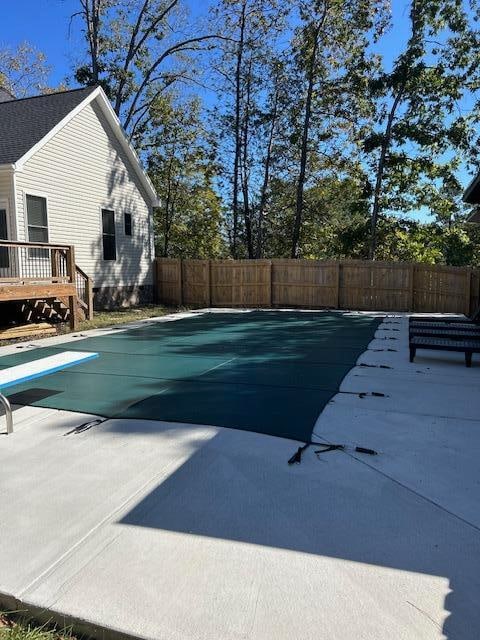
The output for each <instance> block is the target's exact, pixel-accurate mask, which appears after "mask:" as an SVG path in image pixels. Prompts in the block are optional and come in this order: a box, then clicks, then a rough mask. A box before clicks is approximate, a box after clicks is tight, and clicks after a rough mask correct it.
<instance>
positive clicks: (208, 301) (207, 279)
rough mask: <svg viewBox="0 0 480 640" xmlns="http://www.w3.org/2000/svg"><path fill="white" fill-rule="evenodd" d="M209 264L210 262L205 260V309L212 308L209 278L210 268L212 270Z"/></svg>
mask: <svg viewBox="0 0 480 640" xmlns="http://www.w3.org/2000/svg"><path fill="white" fill-rule="evenodd" d="M211 263H212V261H211V260H207V272H206V278H205V279H206V281H207V283H206V285H205V288H206V294H207V307H209V308H210V307H211V306H212V286H211V279H212V278H211V273H210V271H211V268H212V267H211Z"/></svg>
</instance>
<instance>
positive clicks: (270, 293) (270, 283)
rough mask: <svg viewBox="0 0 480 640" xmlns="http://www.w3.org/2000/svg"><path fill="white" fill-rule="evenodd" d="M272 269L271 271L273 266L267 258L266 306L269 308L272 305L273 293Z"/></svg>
mask: <svg viewBox="0 0 480 640" xmlns="http://www.w3.org/2000/svg"><path fill="white" fill-rule="evenodd" d="M272 271H273V267H272V261H271V260H269V261H268V280H267V283H268V308H269V309H271V308H272V306H273V293H272V275H273V274H272Z"/></svg>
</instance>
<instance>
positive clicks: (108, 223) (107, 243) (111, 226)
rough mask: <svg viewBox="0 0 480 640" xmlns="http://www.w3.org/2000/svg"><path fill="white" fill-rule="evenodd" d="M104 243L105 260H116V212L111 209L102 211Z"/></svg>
mask: <svg viewBox="0 0 480 640" xmlns="http://www.w3.org/2000/svg"><path fill="white" fill-rule="evenodd" d="M102 243H103V259H104V260H116V259H117V244H116V240H115V212H114V211H112V210H111V209H102Z"/></svg>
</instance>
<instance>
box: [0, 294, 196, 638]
mask: <svg viewBox="0 0 480 640" xmlns="http://www.w3.org/2000/svg"><path fill="white" fill-rule="evenodd" d="M186 310H187V308H186V307H166V306H164V305H159V304H146V305H143V306H141V307H125V308H120V309H112V310H110V311H95V313H94V314H93V318H92V320H83V321H82V322H79V324H78V329H77V330H78V331H88V330H89V329H103V328H105V327H111V326H113V325H119V324H125V323H127V322H136V321H137V320H144V319H146V318H158V317H160V316H165V315H167V314H169V313H176V312H179V311H186ZM56 327H57V333H58V334H65V333H70V328H69V325H68V322H63V323H61V324H58V325H56ZM39 338H45V336H44V335H41V334H39V335H32V336H28V337H25V338H12V339H10V340H0V347H4V346H6V345H11V344H16V343H19V342H31V341H32V340H38V339H39ZM0 640H3V639H2V638H1V637H0Z"/></svg>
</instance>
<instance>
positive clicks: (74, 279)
mask: <svg viewBox="0 0 480 640" xmlns="http://www.w3.org/2000/svg"><path fill="white" fill-rule="evenodd" d="M72 284H73V285H74V286H75V290H76V298H77V304H78V306H79V307H80V308H81V309H82V310H83V313H84V314H85V317H86V318H87V319H91V317H92V313H93V300H92V282H91V280H90V278H89V276H88V275H87V274H86V273H85V272H84V271H83V270H82V269H80V267H78V266H77V265H76V264H75V249H74V247H73V246H71V245H64V244H53V243H42V242H11V241H9V240H0V287H9V288H10V289H11V291H12V292H13V293H12V298H11V299H20V296H21V293H20V292H19V291H18V292H17V291H14V290H13V288H14V287H15V289H16V287H24V288H25V297H26V298H27V297H29V296H32V293H31V292H32V291H33V289H32V287H37V293H38V294H39V293H40V289H38V287H40V286H42V285H43V286H44V287H47V288H46V289H45V291H46V292H47V291H51V292H52V293H51V295H50V297H55V296H56V295H57V296H58V297H59V298H62V296H64V295H67V294H65V293H62V289H61V285H72ZM49 285H51V287H50V288H49ZM27 287H28V289H27ZM27 293H28V294H29V295H27ZM36 297H38V295H36ZM75 312H76V311H75Z"/></svg>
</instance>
